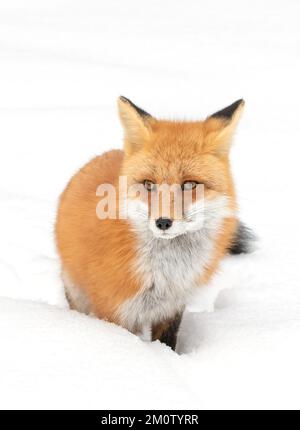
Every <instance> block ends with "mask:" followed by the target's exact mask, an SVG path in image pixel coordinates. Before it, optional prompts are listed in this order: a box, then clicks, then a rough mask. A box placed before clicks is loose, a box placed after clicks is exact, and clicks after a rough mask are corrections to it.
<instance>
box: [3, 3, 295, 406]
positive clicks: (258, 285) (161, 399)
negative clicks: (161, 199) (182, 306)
mask: <svg viewBox="0 0 300 430" xmlns="http://www.w3.org/2000/svg"><path fill="white" fill-rule="evenodd" d="M299 9H300V5H299V2H298V1H296V0H291V1H289V2H288V3H286V2H283V1H278V0H277V1H274V0H273V1H272V2H271V1H269V0H268V1H265V2H263V3H262V2H260V1H258V0H254V1H251V2H250V1H245V2H239V1H238V0H227V1H226V2H221V1H217V0H210V1H202V2H197V1H196V0H195V1H193V0H187V1H186V2H184V4H183V3H182V2H179V1H174V0H173V1H170V0H166V1H164V2H161V1H158V0H153V1H152V2H150V3H149V2H142V1H137V0H131V1H128V2H122V1H121V0H110V1H107V2H104V1H103V2H98V1H96V0H85V1H83V0H72V1H54V0H52V1H51V2H50V1H46V0H45V1H43V2H41V1H37V0H29V1H27V2H26V4H25V3H24V2H22V1H20V0H19V1H17V0H10V1H8V0H2V2H1V3H0V94H1V97H0V142H1V143H0V144H1V148H2V151H1V157H0V220H1V222H0V237H1V241H0V338H1V354H0V381H1V383H0V407H1V408H10V409H11V408H74V409H76V408H87V409H88V408H98V409H105V408H110V409H112V408H159V409H164V408H197V409H206V408H208V409H214V408H222V409H227V408H272V409H273V408H299V407H300V400H299V395H298V391H299V390H298V387H299V383H300V376H299V371H298V363H299V360H300V346H299V335H300V269H299V245H298V244H299V239H300V234H299V229H298V223H299V221H298V220H299V202H298V194H299V193H298V184H299V179H300V175H299V167H298V158H299V153H300V151H299V142H298V136H299V132H300V125H299V107H300V106H299V105H300V98H299V95H298V94H297V93H298V91H297V89H298V86H299V85H298V77H299V72H300V59H299V55H298V52H299V47H300V46H299V44H300V29H299V25H298V16H299V12H300V10H299ZM120 94H122V95H124V96H127V97H129V98H131V99H132V100H133V101H134V102H135V103H137V104H138V105H141V107H143V108H145V109H146V110H147V111H149V112H151V113H153V114H154V115H157V116H159V117H171V118H192V119H196V118H202V117H205V116H206V115H207V114H209V113H212V112H214V111H215V110H217V109H219V108H222V107H224V106H226V105H228V104H230V103H231V102H233V101H235V100H236V99H238V98H240V97H243V98H244V99H245V100H246V109H245V114H244V116H243V118H242V121H241V124H240V127H239V130H238V133H237V136H236V143H235V145H234V147H233V150H232V167H233V171H234V176H235V178H236V183H237V189H238V195H239V202H240V214H241V218H242V219H243V221H245V222H246V223H247V224H248V225H249V226H251V227H252V228H253V229H254V230H255V231H256V233H257V234H258V236H259V238H260V240H259V243H258V248H257V250H256V251H255V252H254V253H253V254H250V255H246V256H238V257H228V258H227V259H226V260H225V261H224V263H223V265H222V267H221V269H220V272H219V273H218V275H217V276H216V277H215V278H214V279H213V281H212V282H211V284H210V285H209V286H207V287H205V288H203V289H202V290H201V291H199V293H198V294H197V296H195V298H194V299H193V301H192V302H191V304H190V306H189V309H188V311H187V312H186V314H185V317H184V321H183V324H182V327H181V331H180V336H179V342H178V353H179V354H175V353H173V352H172V351H171V350H170V349H169V348H167V347H166V346H164V345H162V344H160V343H159V342H154V343H147V342H142V341H141V340H140V339H138V338H137V337H135V336H134V335H132V334H130V333H128V332H127V331H125V330H123V329H122V328H120V327H116V326H114V325H112V324H109V323H107V322H103V321H98V320H96V319H95V318H92V317H87V316H84V315H80V314H78V313H76V312H71V311H69V310H68V309H67V306H66V302H65V300H64V297H63V292H62V284H61V281H60V277H59V262H58V258H57V254H56V250H55V245H54V240H53V239H54V236H53V223H54V219H55V210H56V205H57V198H58V195H59V193H60V192H61V191H62V189H63V187H64V186H65V184H66V182H67V180H68V179H69V178H70V176H71V175H72V174H73V173H74V172H75V171H76V169H78V168H79V167H80V166H81V165H82V164H84V163H85V162H86V161H88V160H89V159H90V158H92V157H93V156H94V155H96V154H100V153H101V152H103V151H104V150H107V149H111V148H119V147H121V144H122V143H121V136H122V132H121V127H120V125H119V123H118V119H117V115H116V98H117V96H119V95H120Z"/></svg>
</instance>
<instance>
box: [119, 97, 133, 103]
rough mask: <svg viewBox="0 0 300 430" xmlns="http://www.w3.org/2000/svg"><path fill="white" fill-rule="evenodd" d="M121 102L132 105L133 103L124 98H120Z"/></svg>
mask: <svg viewBox="0 0 300 430" xmlns="http://www.w3.org/2000/svg"><path fill="white" fill-rule="evenodd" d="M119 100H121V102H124V103H131V101H130V100H129V99H128V98H127V97H124V96H120V97H119Z"/></svg>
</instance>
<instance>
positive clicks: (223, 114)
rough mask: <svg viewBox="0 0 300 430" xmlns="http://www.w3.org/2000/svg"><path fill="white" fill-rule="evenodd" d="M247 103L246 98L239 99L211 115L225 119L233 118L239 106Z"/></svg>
mask: <svg viewBox="0 0 300 430" xmlns="http://www.w3.org/2000/svg"><path fill="white" fill-rule="evenodd" d="M244 104H245V100H244V99H239V100H237V101H236V102H234V103H232V104H231V105H229V106H227V107H226V108H224V109H222V110H219V111H218V112H216V113H214V114H213V115H211V118H223V119H231V118H232V116H233V114H234V112H235V111H236V110H237V108H239V107H240V106H243V105H244Z"/></svg>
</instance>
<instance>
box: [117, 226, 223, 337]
mask: <svg viewBox="0 0 300 430" xmlns="http://www.w3.org/2000/svg"><path fill="white" fill-rule="evenodd" d="M143 236H144V237H141V238H140V247H139V250H138V255H139V258H138V261H137V263H136V267H135V270H136V272H137V274H138V276H139V277H141V278H142V279H143V283H144V286H143V288H142V289H141V290H140V292H139V293H138V294H137V295H136V296H135V297H133V298H132V299H129V300H127V301H126V302H125V303H124V304H123V305H122V306H121V308H120V309H119V315H120V318H121V321H122V324H123V325H124V326H126V327H127V328H128V329H129V330H132V331H141V330H143V328H144V327H145V326H146V327H147V326H151V325H152V324H154V323H156V322H160V321H163V320H165V319H167V318H171V317H173V316H174V315H175V314H176V313H177V312H178V311H181V310H183V309H184V306H185V304H186V301H187V299H188V296H189V294H190V293H191V292H192V291H193V289H194V288H195V287H196V286H197V283H198V282H199V278H200V276H201V273H203V271H204V268H205V266H206V265H207V263H208V262H209V261H210V259H211V256H212V252H213V247H214V239H215V231H214V232H212V231H210V230H207V229H203V230H201V231H196V232H190V233H187V234H184V235H181V236H178V237H176V238H174V239H171V240H164V239H156V238H154V237H153V235H152V234H151V232H148V234H145V235H143Z"/></svg>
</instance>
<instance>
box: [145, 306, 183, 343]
mask: <svg viewBox="0 0 300 430" xmlns="http://www.w3.org/2000/svg"><path fill="white" fill-rule="evenodd" d="M182 314H183V312H179V313H177V314H176V315H175V317H173V318H171V319H169V320H167V321H164V322H162V323H159V324H156V325H154V326H153V327H152V340H160V341H161V342H162V343H165V344H166V345H167V346H169V347H170V348H172V349H173V351H175V348H176V342H177V333H178V329H179V326H180V323H181V319H182Z"/></svg>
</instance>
